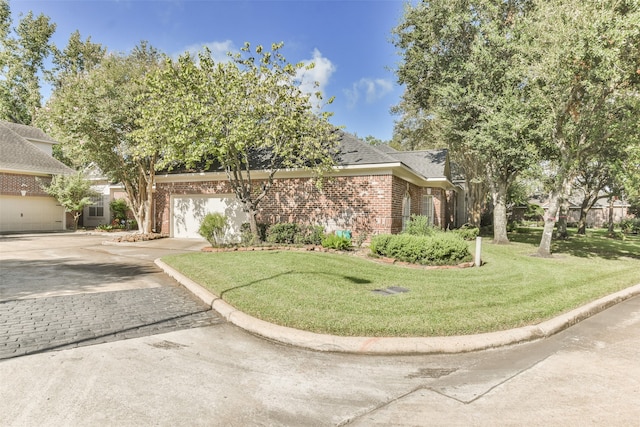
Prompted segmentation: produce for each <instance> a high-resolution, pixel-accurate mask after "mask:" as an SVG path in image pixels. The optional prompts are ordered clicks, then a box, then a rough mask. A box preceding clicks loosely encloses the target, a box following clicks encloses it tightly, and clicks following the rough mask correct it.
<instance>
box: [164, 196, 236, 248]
mask: <svg viewBox="0 0 640 427" xmlns="http://www.w3.org/2000/svg"><path fill="white" fill-rule="evenodd" d="M209 213H220V214H222V215H225V216H226V217H227V224H228V228H227V232H226V234H225V240H226V241H227V242H229V243H232V242H239V241H240V231H241V226H242V224H243V223H245V222H248V221H249V219H248V216H247V213H246V212H244V211H243V210H242V204H241V203H240V202H239V201H238V200H237V199H236V197H235V196H234V195H232V194H223V195H215V196H212V195H200V194H198V195H174V196H171V237H178V238H200V239H201V238H202V236H200V234H198V229H199V228H200V224H201V223H202V220H203V219H204V217H205V216H206V215H207V214H209Z"/></svg>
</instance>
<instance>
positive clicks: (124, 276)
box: [0, 258, 160, 301]
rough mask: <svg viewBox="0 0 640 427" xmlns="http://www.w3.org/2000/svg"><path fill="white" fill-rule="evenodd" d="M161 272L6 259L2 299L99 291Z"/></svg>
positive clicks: (124, 266) (73, 260)
mask: <svg viewBox="0 0 640 427" xmlns="http://www.w3.org/2000/svg"><path fill="white" fill-rule="evenodd" d="M159 273H160V271H159V270H158V269H157V268H156V267H155V266H153V265H148V266H143V265H136V264H125V263H121V262H119V263H110V262H104V263H96V262H82V261H79V260H78V259H77V258H55V259H46V260H24V259H3V260H2V268H0V300H2V301H6V300H14V299H23V298H29V297H36V296H38V295H43V294H58V295H60V294H68V293H78V292H91V291H93V292H95V291H96V290H97V289H100V288H101V287H105V286H106V285H111V284H123V283H126V282H131V281H134V280H139V279H141V278H144V277H145V276H147V275H151V274H159Z"/></svg>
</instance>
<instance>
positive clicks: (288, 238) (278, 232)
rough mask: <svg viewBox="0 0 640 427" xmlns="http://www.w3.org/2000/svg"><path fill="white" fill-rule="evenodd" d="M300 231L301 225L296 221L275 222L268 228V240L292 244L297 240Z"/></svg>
mask: <svg viewBox="0 0 640 427" xmlns="http://www.w3.org/2000/svg"><path fill="white" fill-rule="evenodd" d="M298 233H300V226H299V225H298V224H296V223H293V222H283V223H279V224H273V225H272V226H270V227H269V228H268V229H267V242H269V243H279V244H289V245H290V244H293V243H294V242H295V241H296V235H297V234H298Z"/></svg>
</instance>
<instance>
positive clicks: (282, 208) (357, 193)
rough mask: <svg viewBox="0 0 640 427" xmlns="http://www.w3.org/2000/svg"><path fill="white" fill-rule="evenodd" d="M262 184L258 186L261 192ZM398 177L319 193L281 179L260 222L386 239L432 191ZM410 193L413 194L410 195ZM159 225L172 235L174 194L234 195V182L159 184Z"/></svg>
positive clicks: (337, 183)
mask: <svg viewBox="0 0 640 427" xmlns="http://www.w3.org/2000/svg"><path fill="white" fill-rule="evenodd" d="M260 184H261V182H259V181H258V182H256V183H255V185H256V187H259V186H260ZM407 184H408V183H407V181H404V180H403V179H401V178H398V177H396V176H392V175H390V174H389V175H363V176H351V177H336V178H333V179H332V180H329V181H328V182H325V183H324V185H323V186H322V188H320V189H319V188H317V187H316V185H315V183H314V181H313V180H312V179H310V178H291V179H276V180H274V182H273V187H272V188H271V190H270V191H269V193H268V194H267V196H266V197H265V198H264V199H263V200H262V201H261V202H260V205H259V206H258V209H259V214H258V221H259V222H265V223H269V224H273V223H277V222H297V223H299V224H311V225H322V226H324V227H325V229H326V230H327V231H333V230H339V229H349V230H351V231H352V233H353V234H354V235H358V234H360V233H366V234H368V235H371V234H381V233H398V232H400V231H402V200H403V197H404V195H405V193H406V192H407V191H409V194H410V195H411V198H412V202H411V212H412V213H414V214H418V215H419V214H421V213H422V212H420V209H421V207H422V203H421V200H422V199H421V198H422V195H424V194H427V189H425V188H422V187H418V186H416V185H413V184H408V186H407ZM407 188H408V190H407ZM155 194H156V224H157V227H158V228H159V231H160V232H162V233H169V231H170V220H171V216H170V215H171V213H170V207H171V195H186V194H233V190H232V189H231V187H230V185H229V182H228V181H226V180H224V181H204V182H176V183H158V184H157V185H156V193H155ZM431 194H432V195H433V196H434V207H435V211H436V222H437V225H440V224H441V222H442V219H443V218H444V205H445V204H444V203H442V202H441V197H443V195H444V192H442V191H441V190H439V189H432V190H431Z"/></svg>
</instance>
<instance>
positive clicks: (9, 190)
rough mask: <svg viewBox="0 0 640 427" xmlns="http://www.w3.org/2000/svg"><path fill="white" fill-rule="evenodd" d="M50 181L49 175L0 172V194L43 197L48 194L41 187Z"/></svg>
mask: <svg viewBox="0 0 640 427" xmlns="http://www.w3.org/2000/svg"><path fill="white" fill-rule="evenodd" d="M50 183H51V177H50V176H33V175H20V174H14V173H5V172H0V194H2V195H5V196H21V195H22V191H25V196H26V197H29V196H31V197H34V196H37V197H43V196H48V194H47V193H46V192H45V191H44V190H43V189H42V187H43V186H47V185H49V184H50Z"/></svg>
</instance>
